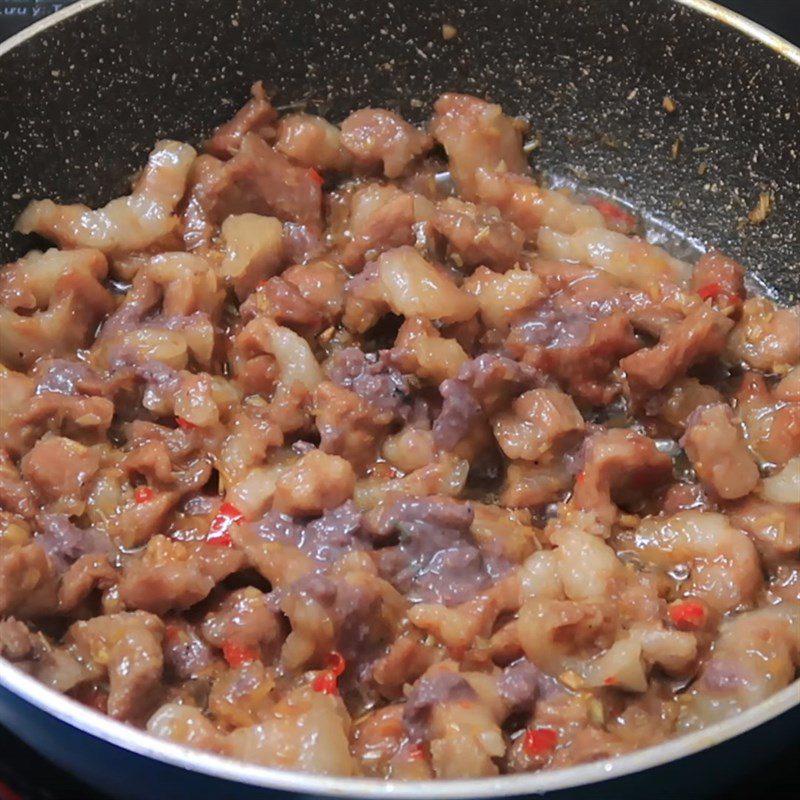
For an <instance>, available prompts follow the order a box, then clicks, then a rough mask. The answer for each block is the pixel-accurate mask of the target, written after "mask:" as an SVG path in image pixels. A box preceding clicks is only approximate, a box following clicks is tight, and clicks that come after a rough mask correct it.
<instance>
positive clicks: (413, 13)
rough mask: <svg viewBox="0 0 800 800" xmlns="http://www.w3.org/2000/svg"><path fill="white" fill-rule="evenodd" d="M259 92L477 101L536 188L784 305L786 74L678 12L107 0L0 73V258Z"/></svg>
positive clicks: (774, 58)
mask: <svg viewBox="0 0 800 800" xmlns="http://www.w3.org/2000/svg"><path fill="white" fill-rule="evenodd" d="M444 22H447V23H450V24H453V25H455V26H456V27H457V29H458V32H459V35H458V37H457V38H455V39H453V40H451V41H448V42H445V41H444V40H443V39H442V35H441V26H442V23H444ZM42 76H45V77H46V80H42ZM255 79H263V80H264V81H265V83H266V84H267V85H268V86H269V87H271V88H272V89H273V90H274V91H275V92H276V97H277V102H278V103H279V104H280V103H286V104H291V103H301V104H303V105H306V106H308V107H309V108H310V109H312V110H316V111H319V112H322V113H325V114H326V115H330V116H331V117H332V118H334V119H339V118H341V117H343V116H345V115H346V114H347V113H348V112H349V111H350V110H352V109H353V108H356V107H359V106H363V105H369V104H372V105H384V106H388V107H391V108H396V109H398V110H400V111H401V112H402V113H403V114H404V115H407V116H408V117H409V118H411V119H414V120H422V119H424V118H425V117H426V116H427V115H428V114H429V111H430V104H431V102H432V101H433V99H434V98H435V97H436V95H437V94H438V93H440V92H441V91H443V90H462V91H468V92H473V93H476V94H479V95H483V96H487V97H490V98H491V99H493V100H496V101H498V102H500V103H502V104H503V105H504V106H505V107H506V108H507V109H508V110H509V111H511V112H512V113H516V114H521V115H524V116H526V117H528V118H529V119H530V120H531V123H532V127H533V130H534V131H536V132H537V133H538V135H539V137H540V139H541V142H542V144H541V147H540V148H539V149H538V150H537V151H536V152H535V153H534V154H533V160H534V164H535V166H536V167H537V168H538V169H539V170H541V171H542V172H544V173H545V174H548V175H552V176H556V177H558V178H560V179H567V180H568V181H569V182H577V183H579V184H581V185H584V186H591V187H600V188H602V189H604V190H607V191H609V192H610V193H612V194H614V195H616V196H617V197H620V198H622V199H625V200H627V201H629V202H631V203H632V204H633V205H635V206H637V207H638V208H640V209H645V210H646V211H648V212H649V213H650V214H652V215H653V216H654V217H655V218H657V219H658V220H660V221H661V222H662V223H663V225H665V226H666V228H670V227H673V228H674V229H675V230H678V231H681V232H684V233H687V234H689V235H690V236H691V237H693V239H694V241H695V242H696V243H697V244H699V245H701V246H705V245H707V244H709V243H714V244H716V245H718V246H720V247H722V248H724V249H725V250H727V251H728V252H730V253H731V254H732V255H734V256H736V257H738V258H740V259H742V260H743V261H744V263H745V264H746V265H747V266H748V267H749V268H750V269H751V270H753V271H754V273H755V274H756V275H757V276H758V277H759V278H760V279H761V280H762V281H763V282H764V283H765V284H766V285H768V286H770V287H773V288H774V290H775V291H776V294H777V296H778V297H780V299H782V300H784V301H793V300H794V298H795V297H796V295H797V294H798V272H800V225H799V224H798V208H800V161H798V159H800V88H799V87H800V66H798V64H796V63H793V62H792V61H790V59H789V58H787V57H783V56H779V55H778V54H776V53H775V52H774V51H773V50H771V49H770V48H768V47H766V46H764V45H763V44H762V43H760V42H756V41H753V40H751V39H749V38H748V37H746V36H745V35H744V34H742V33H741V32H739V31H736V30H734V29H732V28H730V27H728V26H726V25H724V24H723V23H721V22H719V21H716V20H714V19H711V18H709V17H706V16H704V15H700V14H698V13H697V12H696V11H694V10H692V9H689V8H685V7H683V6H681V5H677V4H676V3H675V2H672V0H603V2H593V1H592V0H493V1H491V2H489V1H488V0H478V1H477V2H470V3H466V2H462V3H459V2H447V0H428V1H426V2H420V0H406V2H391V0H347V2H342V1H341V0H339V2H327V0H324V1H323V2H314V0H293V2H291V3H289V2H285V3H284V2H278V1H277V0H273V1H272V2H270V1H268V0H264V1H262V2H257V1H256V0H199V1H198V0H138V2H129V1H128V0H106V1H105V2H103V3H101V4H100V5H99V6H97V7H95V8H93V9H92V10H91V12H89V13H86V14H82V15H80V16H79V17H73V18H71V19H68V20H66V21H64V22H62V23H59V24H58V25H55V26H53V27H51V28H50V29H48V30H47V31H44V32H43V33H41V34H40V35H39V36H37V37H36V38H35V39H32V40H30V41H28V42H26V43H24V44H23V45H21V46H19V47H17V48H15V49H14V50H12V51H11V52H10V53H7V54H6V55H5V56H3V57H2V59H0V142H2V155H3V157H2V159H0V230H1V231H2V232H3V233H2V238H0V256H2V257H4V258H6V259H9V258H12V257H15V256H17V255H19V254H20V253H21V252H23V251H24V250H25V249H26V248H27V247H28V246H30V242H26V241H24V239H23V237H21V236H18V235H16V234H14V235H11V234H9V233H8V231H10V229H11V227H12V224H13V220H14V218H15V217H16V215H17V214H18V213H19V211H20V210H21V209H22V208H23V207H24V205H25V203H26V202H27V201H28V200H29V199H31V198H33V197H54V198H56V199H58V200H61V201H77V200H84V201H86V202H88V203H90V204H97V203H102V202H105V201H107V200H108V199H110V198H111V197H113V196H114V195H115V194H118V193H120V192H121V191H123V190H124V189H125V187H126V185H127V180H128V178H129V176H130V174H131V173H132V172H133V171H134V170H135V169H136V168H137V167H138V166H140V165H141V164H142V163H143V161H144V158H145V154H146V152H147V150H148V149H149V147H150V146H151V145H152V143H153V142H154V141H155V140H156V139H157V138H159V137H165V136H169V137H174V138H178V139H187V140H190V141H194V142H197V141H199V140H200V138H201V137H202V135H203V133H205V132H207V131H208V130H209V128H210V127H212V126H213V125H214V124H216V123H218V122H219V121H221V120H223V119H225V118H226V117H229V116H230V115H231V113H232V112H233V110H234V109H235V108H236V107H237V106H238V105H239V104H240V103H241V102H242V101H243V100H244V99H245V97H246V95H247V91H248V86H249V84H250V82H251V81H253V80H255ZM665 96H669V97H671V98H673V99H674V100H675V102H676V104H677V110H676V111H675V112H674V113H668V112H667V111H665V109H664V107H663V106H662V102H663V99H664V97H665ZM676 142H679V144H676ZM676 150H679V152H678V153H677V157H674V156H675V155H676ZM762 192H772V193H773V195H774V203H773V211H772V213H771V214H770V216H769V217H768V218H767V220H766V221H765V222H764V223H763V224H760V225H754V224H751V223H749V222H747V221H746V220H747V215H748V212H749V211H750V210H751V209H752V208H754V207H755V205H756V203H757V201H758V197H759V194H760V193H762ZM662 227H663V226H662Z"/></svg>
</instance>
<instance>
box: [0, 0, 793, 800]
mask: <svg viewBox="0 0 800 800" xmlns="http://www.w3.org/2000/svg"><path fill="white" fill-rule="evenodd" d="M102 2H106V0H78V2H76V3H74V4H73V5H71V6H68V7H66V8H63V9H61V10H60V11H57V12H55V13H53V14H51V15H50V16H48V17H46V18H44V19H42V20H39V21H37V22H35V23H33V24H32V25H31V26H29V27H28V28H26V29H25V30H23V31H21V32H19V33H17V34H16V35H14V36H12V37H10V38H9V39H7V40H6V41H5V42H3V43H2V44H0V59H2V57H3V56H4V55H6V54H7V53H9V52H11V51H12V50H13V49H15V48H16V47H18V46H20V45H22V44H24V43H25V42H27V41H28V40H29V39H32V38H34V37H36V36H38V35H39V34H40V33H42V32H43V31H45V30H47V29H48V28H50V27H51V26H54V25H57V24H58V23H60V22H62V21H63V20H65V19H68V18H69V17H72V16H74V15H77V14H80V13H82V12H84V11H88V10H89V9H91V8H92V7H94V6H96V5H99V4H100V3H102ZM673 2H676V3H679V4H681V5H683V6H686V7H688V8H690V9H692V10H694V11H696V12H697V13H701V14H703V15H705V16H708V17H711V18H713V19H716V20H717V21H719V22H721V23H723V24H726V25H728V26H729V27H731V28H734V29H736V30H738V31H739V32H740V33H743V34H744V35H746V36H748V37H749V38H751V39H753V40H755V41H758V42H760V43H761V44H763V45H765V46H767V47H769V48H770V49H772V50H774V51H775V52H776V53H778V54H779V55H780V56H782V57H784V58H787V59H788V60H789V61H791V62H792V63H794V64H795V65H797V66H799V67H800V47H798V46H796V45H794V44H792V43H790V42H788V41H787V40H786V39H783V38H782V37H780V36H778V35H777V34H775V33H772V32H771V31H769V30H768V29H766V28H764V27H763V26H761V25H759V24H758V23H755V22H753V21H751V20H749V19H747V18H746V17H744V16H742V15H741V14H738V13H736V12H734V11H731V10H729V9H727V8H723V7H722V6H720V5H718V4H717V3H715V2H712V1H711V0H673ZM0 687H2V688H4V689H6V690H7V691H9V692H10V693H11V694H13V695H14V696H16V697H18V698H19V699H21V700H23V701H25V702H27V703H30V704H31V705H33V706H34V707H36V708H38V709H39V710H41V711H43V712H45V713H48V714H50V715H52V716H55V717H56V718H57V719H59V720H61V721H62V722H64V723H66V724H67V725H70V726H72V727H74V728H76V729H78V730H80V731H81V732H83V733H86V734H88V735H90V736H93V737H95V738H98V739H101V740H103V741H105V742H106V743H108V744H111V745H113V746H116V747H119V748H121V749H123V750H126V751H129V752H131V753H134V754H136V755H139V756H142V757H145V758H152V759H155V760H157V761H160V762H163V763H165V764H169V765H171V766H173V767H178V768H183V769H188V770H191V771H192V772H196V773H200V774H204V775H208V776H210V777H214V778H218V779H221V780H226V781H230V782H232V783H242V784H247V785H251V786H255V787H262V788H267V789H276V790H282V791H287V792H300V793H305V794H315V795H320V796H328V797H353V798H364V799H365V800H366V799H367V798H386V797H393V798H398V800H400V799H402V800H406V799H407V800H412V798H415V799H416V798H419V797H423V798H426V800H428V799H429V800H455V798H463V797H471V798H489V797H498V796H517V795H523V794H542V793H545V792H549V791H556V790H560V789H569V788H576V787H579V786H584V785H588V784H593V783H600V782H602V781H606V780H609V779H612V778H619V777H623V776H625V775H632V774H634V773H639V772H644V771H645V770H647V769H652V768H654V767H658V766H662V765H664V764H667V763H669V762H672V761H677V760H679V759H682V758H685V757H687V756H691V755H694V754H697V753H699V752H701V751H703V750H706V749H708V748H710V747H713V746H715V745H718V744H721V743H723V742H725V741H728V740H730V739H733V738H734V737H736V736H739V735H741V734H743V733H746V732H747V731H750V730H752V729H753V728H756V727H758V726H759V725H761V724H763V723H766V722H768V721H770V720H773V719H775V718H777V717H778V716H780V715H781V714H783V713H785V712H787V711H789V710H790V709H792V708H797V707H798V706H800V679H798V680H795V681H794V682H793V683H791V684H790V685H789V686H787V687H785V688H784V689H783V690H781V691H780V692H777V693H776V694H774V695H772V696H771V697H769V698H767V699H766V700H764V701H762V702H761V703H759V704H758V705H756V706H755V707H753V708H751V709H748V710H747V711H744V712H742V713H740V714H739V715H737V716H736V717H734V718H732V719H729V720H725V721H723V722H719V723H716V724H714V725H711V726H709V727H707V728H704V729H703V730H700V731H696V732H694V733H690V734H686V735H684V736H680V737H677V738H675V739H671V740H668V741H667V742H665V743H662V744H660V745H657V746H654V747H649V748H645V749H642V750H638V751H635V752H633V753H630V754H627V755H623V756H619V757H617V758H615V759H610V760H603V761H596V762H592V763H589V764H580V765H577V766H574V767H566V768H562V769H559V770H554V771H553V772H539V773H534V774H518V775H502V776H497V777H493V778H481V779H468V780H436V781H419V782H414V783H402V782H397V781H384V780H378V779H374V778H342V777H328V776H320V775H313V774H307V773H299V772H293V771H287V770H280V769H276V768H272V767H265V766H258V765H254V764H246V763H243V762H240V761H236V760H234V759H230V758H226V757H223V756H219V755H215V754H212V753H205V752H202V751H198V750H195V749H192V748H188V747H185V746H182V745H179V744H176V743H173V742H167V741H164V740H161V739H157V738H156V737H154V736H152V735H150V734H148V733H146V732H144V731H141V730H138V729H135V728H132V727H130V726H128V725H126V724H124V723H122V722H119V721H117V720H114V719H111V718H109V717H106V716H104V715H102V714H100V713H98V712H96V711H93V710H92V709H90V708H87V707H86V706H83V705H81V704H80V703H78V702H77V701H75V700H72V699H71V698H69V697H66V696H65V695H62V694H60V693H58V692H56V691H55V690H53V689H50V688H49V687H47V686H45V685H44V684H41V683H39V682H38V681H36V680H35V679H34V678H32V677H30V676H29V675H27V674H25V673H24V672H22V671H21V670H20V669H18V668H17V667H15V666H14V665H13V664H11V663H10V662H7V661H5V660H4V659H2V658H0Z"/></svg>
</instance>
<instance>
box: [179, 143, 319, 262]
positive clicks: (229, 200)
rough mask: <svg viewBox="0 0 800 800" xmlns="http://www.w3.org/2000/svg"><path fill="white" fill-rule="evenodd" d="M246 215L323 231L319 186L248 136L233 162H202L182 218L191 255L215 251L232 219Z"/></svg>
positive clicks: (193, 177) (304, 171)
mask: <svg viewBox="0 0 800 800" xmlns="http://www.w3.org/2000/svg"><path fill="white" fill-rule="evenodd" d="M247 213H253V214H262V215H264V216H270V217H277V218H278V219H280V220H282V221H284V222H293V223H297V224H299V225H303V226H306V227H307V228H309V229H310V230H312V231H320V230H321V228H322V190H321V187H320V185H319V182H318V181H316V180H315V179H314V177H313V176H312V175H311V174H310V173H309V171H308V170H307V169H304V168H302V167H296V166H294V165H293V164H292V163H291V162H290V161H289V159H288V158H286V156H284V155H283V154H281V153H279V152H277V151H276V150H274V149H273V148H272V147H270V146H269V145H268V144H267V143H266V142H265V141H264V140H263V139H261V138H259V137H258V136H256V135H255V134H253V133H248V134H246V135H245V136H244V138H243V139H242V144H241V146H240V148H239V150H238V152H237V153H236V155H235V156H234V157H233V158H232V159H230V161H226V162H224V163H223V162H220V161H218V160H217V159H215V158H213V157H212V156H201V157H200V158H199V159H197V163H196V164H195V166H194V169H193V170H192V175H191V176H190V185H189V188H188V192H187V200H186V207H185V210H184V212H183V228H184V229H183V240H184V243H185V244H186V247H187V249H189V250H195V249H197V248H199V247H202V246H208V245H210V244H211V240H212V237H213V236H214V234H215V232H216V230H217V228H218V227H219V226H220V225H221V224H222V222H223V221H224V220H225V219H226V218H227V217H229V216H230V215H231V214H247Z"/></svg>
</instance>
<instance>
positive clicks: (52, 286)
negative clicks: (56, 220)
mask: <svg viewBox="0 0 800 800" xmlns="http://www.w3.org/2000/svg"><path fill="white" fill-rule="evenodd" d="M107 273H108V265H107V262H106V259H105V257H104V256H103V254H102V253H100V252H99V251H98V250H94V249H88V248H80V249H76V250H68V251H64V252H62V251H59V250H48V251H47V252H46V253H40V252H38V251H36V250H34V251H32V252H31V253H29V254H28V255H27V256H25V257H24V258H22V259H20V261H18V262H17V263H16V264H15V265H14V266H13V267H11V268H10V273H4V274H11V276H12V278H11V281H14V279H15V278H18V279H19V283H20V287H18V288H19V289H20V291H22V289H21V285H22V284H24V286H25V290H26V291H29V292H30V294H29V295H28V296H27V297H23V298H19V297H17V298H16V299H15V301H14V302H12V303H11V306H12V307H9V305H0V362H2V363H3V364H5V365H7V366H9V367H11V368H12V369H20V368H24V369H28V368H30V367H32V366H33V364H34V362H35V361H36V360H37V359H39V358H42V357H44V358H52V357H60V356H65V357H71V356H74V355H75V351H76V350H78V349H80V348H84V347H86V346H88V344H89V340H90V338H91V337H92V336H93V335H94V333H95V330H96V328H97V324H98V323H99V322H100V320H102V319H103V317H105V315H106V314H108V313H109V312H110V311H111V310H112V308H113V305H114V304H113V299H112V297H111V293H110V292H109V291H108V289H107V288H106V286H105V285H104V283H103V281H104V279H105V277H106V275H107ZM6 288H8V286H7V287H6ZM19 303H23V305H19ZM16 308H19V311H16V310H14V309H16Z"/></svg>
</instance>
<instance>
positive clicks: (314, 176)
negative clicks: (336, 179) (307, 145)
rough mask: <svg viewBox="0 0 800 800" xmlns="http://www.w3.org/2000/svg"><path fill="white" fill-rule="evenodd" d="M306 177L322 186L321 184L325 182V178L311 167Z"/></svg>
mask: <svg viewBox="0 0 800 800" xmlns="http://www.w3.org/2000/svg"><path fill="white" fill-rule="evenodd" d="M308 177H309V178H311V180H312V181H314V183H316V184H317V186H322V184H323V183H325V178H323V177H322V175H320V174H319V172H317V171H316V170H315V169H313V168H312V169H310V170H309V171H308Z"/></svg>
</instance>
